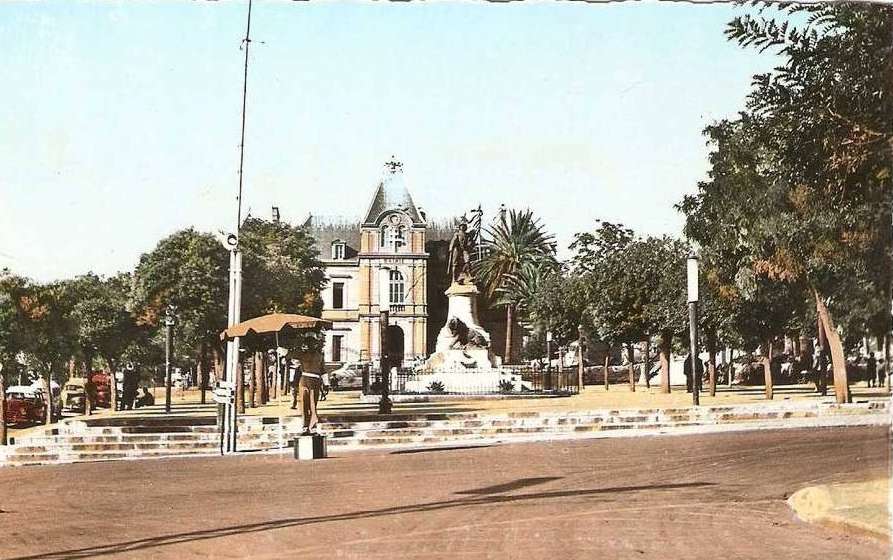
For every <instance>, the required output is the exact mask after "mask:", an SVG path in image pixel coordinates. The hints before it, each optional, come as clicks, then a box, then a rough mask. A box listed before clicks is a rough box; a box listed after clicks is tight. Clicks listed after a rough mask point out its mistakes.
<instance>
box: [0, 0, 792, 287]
mask: <svg viewBox="0 0 893 560" xmlns="http://www.w3.org/2000/svg"><path fill="white" fill-rule="evenodd" d="M740 10H741V9H740V8H736V7H734V6H732V5H728V4H707V5H704V4H702V5H697V4H690V3H669V2H664V3H658V2H647V1H646V2H636V3H632V2H629V3H611V4H589V3H582V2H579V3H567V2H565V3H545V2H537V3H532V2H531V3H520V2H514V3H507V4H501V3H500V4H494V3H483V2H478V3H475V2H449V1H442V2H425V3H419V2H416V3H387V2H380V3H369V2H285V1H281V2H267V1H263V0H257V1H255V3H254V7H253V12H252V21H251V26H252V29H251V36H252V40H253V42H252V44H251V49H250V63H249V70H248V98H247V117H246V120H247V128H246V140H245V170H244V197H243V200H244V203H243V205H244V208H245V209H246V210H249V209H250V212H251V214H252V215H255V216H262V217H269V216H270V211H271V207H272V206H274V205H275V206H279V207H280V209H281V212H282V215H283V218H284V219H286V220H288V221H291V222H295V223H297V222H300V221H302V220H303V219H304V218H306V216H307V215H308V213H313V214H325V215H340V216H353V217H357V218H360V217H361V216H362V214H363V213H364V211H365V210H366V208H367V206H368V204H369V201H370V199H371V197H372V195H373V191H374V188H375V185H376V184H377V182H378V180H379V178H380V177H381V173H382V169H383V164H384V163H385V162H386V161H388V160H389V159H390V158H391V156H392V155H393V156H395V157H396V158H397V159H399V160H400V161H402V162H403V164H404V172H405V176H406V180H407V184H408V186H409V189H410V191H411V192H412V195H413V198H414V199H415V202H416V204H417V205H418V206H421V207H423V208H424V209H425V210H426V212H427V214H428V216H429V218H434V219H438V218H448V217H450V216H455V215H457V214H460V213H462V212H464V211H466V210H468V209H470V208H473V207H476V206H478V204H480V205H482V207H483V209H484V211H485V219H488V218H491V217H492V216H493V215H494V214H495V212H496V210H497V208H498V206H499V205H500V204H501V203H504V204H506V205H507V206H509V207H514V208H530V209H532V210H533V211H534V212H535V213H536V214H537V215H538V216H540V217H541V219H542V221H543V223H544V224H545V226H546V228H547V229H548V230H549V231H551V232H552V233H554V234H555V236H556V238H557V240H558V243H559V245H560V246H561V247H562V248H566V246H567V245H568V244H569V243H570V242H571V241H572V240H573V234H574V233H576V232H581V231H588V230H592V229H593V228H594V227H595V223H596V220H598V219H603V220H608V221H614V222H621V223H623V224H625V225H627V226H629V227H632V228H633V229H634V230H636V231H637V232H638V233H641V234H649V235H659V234H672V235H681V228H682V223H683V220H682V217H681V215H680V214H679V213H678V212H677V211H676V210H675V209H674V208H673V205H674V204H675V203H677V202H678V201H679V200H680V199H681V198H682V197H683V196H684V195H685V194H686V193H691V192H694V191H695V190H696V187H697V183H698V181H699V180H702V179H704V177H705V173H706V171H707V161H706V156H707V154H708V147H707V146H706V144H705V140H704V137H703V136H702V134H701V132H702V130H703V128H704V127H705V126H706V125H708V124H709V123H711V122H713V121H715V120H717V119H721V118H726V117H733V116H734V115H735V114H736V112H737V111H738V110H740V109H741V108H742V107H743V105H744V102H745V98H746V95H747V93H748V91H749V89H750V82H751V78H752V76H753V74H756V73H759V72H764V71H767V70H768V69H770V68H771V67H772V66H773V65H774V64H775V63H777V61H776V60H773V59H772V57H770V56H769V55H759V54H758V53H756V52H755V51H752V50H744V49H742V48H740V47H738V46H737V45H735V44H733V43H730V42H728V41H726V39H725V37H724V35H723V30H724V28H725V24H726V23H727V22H728V21H729V20H731V19H732V18H733V17H734V16H735V15H737V14H739V13H741V11H740ZM246 13H247V1H220V2H185V1H165V2H162V1H157V2H146V1H140V0H130V1H118V2H112V1H109V2H88V1H56V2H51V1H47V2H4V3H2V4H0V52H3V53H4V56H3V57H2V58H0V75H2V76H3V81H4V87H3V88H0V267H9V268H11V269H12V270H13V271H14V272H16V273H19V274H23V275H26V276H29V277H31V278H34V279H36V280H40V281H50V280H55V279H61V278H66V277H71V276H75V275H78V274H83V273H85V272H87V271H93V272H96V273H99V274H114V273H116V272H118V271H125V270H132V269H133V267H134V266H135V265H136V264H137V262H138V260H139V257H140V255H141V254H142V253H145V252H147V251H150V250H151V249H152V248H153V247H154V246H155V245H156V243H157V242H158V241H159V240H160V239H162V238H163V237H165V236H167V235H170V234H171V233H173V232H175V231H177V230H179V229H182V228H185V227H189V226H194V227H195V228H197V229H199V230H203V231H220V230H229V231H231V230H232V229H233V228H234V224H235V220H236V218H235V216H236V201H235V196H236V191H237V188H238V166H239V134H240V125H241V116H240V111H241V104H242V98H241V95H242V72H243V57H244V51H242V50H240V49H241V40H242V38H243V37H244V35H245V16H246ZM565 251H566V249H565Z"/></svg>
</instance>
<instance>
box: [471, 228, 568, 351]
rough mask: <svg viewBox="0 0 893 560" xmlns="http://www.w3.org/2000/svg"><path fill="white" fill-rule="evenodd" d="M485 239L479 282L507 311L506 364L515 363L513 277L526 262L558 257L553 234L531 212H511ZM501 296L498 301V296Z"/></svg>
mask: <svg viewBox="0 0 893 560" xmlns="http://www.w3.org/2000/svg"><path fill="white" fill-rule="evenodd" d="M483 237H484V239H483V240H482V247H483V258H482V259H481V260H480V261H477V262H475V267H474V268H475V274H476V277H477V280H478V281H479V282H480V283H481V284H482V285H483V286H484V289H485V292H486V296H487V297H489V298H491V300H494V301H495V302H496V305H498V306H500V307H505V310H506V337H505V361H506V363H511V362H512V361H513V360H514V357H515V356H514V354H515V353H514V350H513V341H512V339H513V333H512V331H513V326H514V322H515V320H516V319H515V310H516V302H517V300H518V296H519V294H515V293H513V292H512V288H511V286H510V283H511V281H510V280H509V278H511V277H512V275H514V274H518V273H519V271H520V270H521V269H522V267H523V266H524V265H525V264H526V263H534V262H539V261H551V260H554V258H555V248H554V243H553V239H554V238H553V237H552V235H550V234H548V233H547V232H546V231H545V228H544V227H543V225H542V224H541V223H540V221H539V219H537V218H535V217H534V215H533V212H531V211H530V210H523V211H517V210H511V211H509V212H508V216H505V215H503V216H502V218H501V219H500V220H499V221H498V222H497V223H496V224H495V225H494V226H491V227H488V228H487V229H486V230H485V232H484V235H483ZM497 294H500V295H501V297H500V298H499V299H496V298H495V297H494V296H496V295H497Z"/></svg>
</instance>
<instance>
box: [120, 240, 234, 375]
mask: <svg viewBox="0 0 893 560" xmlns="http://www.w3.org/2000/svg"><path fill="white" fill-rule="evenodd" d="M228 279H229V256H228V253H227V251H226V249H224V247H223V246H222V245H221V244H220V243H219V242H218V241H217V240H216V239H215V238H214V236H213V235H211V234H209V233H201V232H197V231H195V230H194V229H192V228H189V229H186V230H182V231H179V232H177V233H175V234H173V235H171V236H169V237H167V238H165V239H162V240H161V241H160V242H159V243H158V245H157V246H156V247H155V249H153V250H152V251H150V252H149V253H146V254H144V255H143V256H142V257H140V262H139V264H138V265H137V267H136V270H135V271H134V274H133V289H132V292H131V302H130V305H131V309H132V310H133V313H134V316H135V317H136V322H137V325H139V326H142V327H144V328H146V329H148V332H147V333H146V339H147V340H151V339H153V338H154V339H155V343H156V344H157V345H160V344H161V343H162V340H163V339H162V338H161V336H162V330H163V328H162V325H163V322H164V315H165V312H166V309H167V306H168V305H172V306H174V308H175V309H176V315H177V326H176V327H175V330H174V343H175V345H174V353H175V355H179V356H188V357H190V358H193V359H195V360H196V361H197V362H200V361H201V360H202V357H203V356H205V355H207V353H208V352H209V350H213V351H214V352H218V353H219V352H220V351H221V350H220V341H219V335H220V332H221V331H223V330H224V329H225V328H226V324H227V312H228V309H227V306H228V301H229V294H228V290H229V285H228V284H229V282H228ZM244 292H245V293H246V294H247V293H250V290H244ZM136 354H140V352H137V353H136ZM143 354H144V353H143ZM200 367H201V366H200ZM207 371H208V370H207V368H206V367H205V368H202V372H203V375H207ZM205 385H206V382H205V378H203V379H202V386H203V387H204V386H205Z"/></svg>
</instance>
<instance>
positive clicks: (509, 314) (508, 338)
mask: <svg viewBox="0 0 893 560" xmlns="http://www.w3.org/2000/svg"><path fill="white" fill-rule="evenodd" d="M514 321H515V309H514V305H512V304H511V303H510V304H508V305H506V306H505V363H506V364H510V363H512V335H513V332H512V331H513V330H514V326H513V323H514ZM551 361H552V360H551V358H549V362H550V363H551Z"/></svg>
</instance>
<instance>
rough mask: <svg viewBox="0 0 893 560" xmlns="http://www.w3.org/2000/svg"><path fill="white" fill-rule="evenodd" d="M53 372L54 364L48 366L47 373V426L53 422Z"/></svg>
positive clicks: (4, 395)
mask: <svg viewBox="0 0 893 560" xmlns="http://www.w3.org/2000/svg"><path fill="white" fill-rule="evenodd" d="M52 372H53V368H52V366H50V367H48V368H47V373H46V376H45V378H46V384H47V392H46V395H44V397H45V398H46V400H47V415H46V422H45V423H46V425H47V426H49V425H50V424H52V423H53V379H52V376H53V373H52ZM3 398H4V399H5V398H6V394H5V393H4V394H3ZM4 420H6V419H5V418H4Z"/></svg>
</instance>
